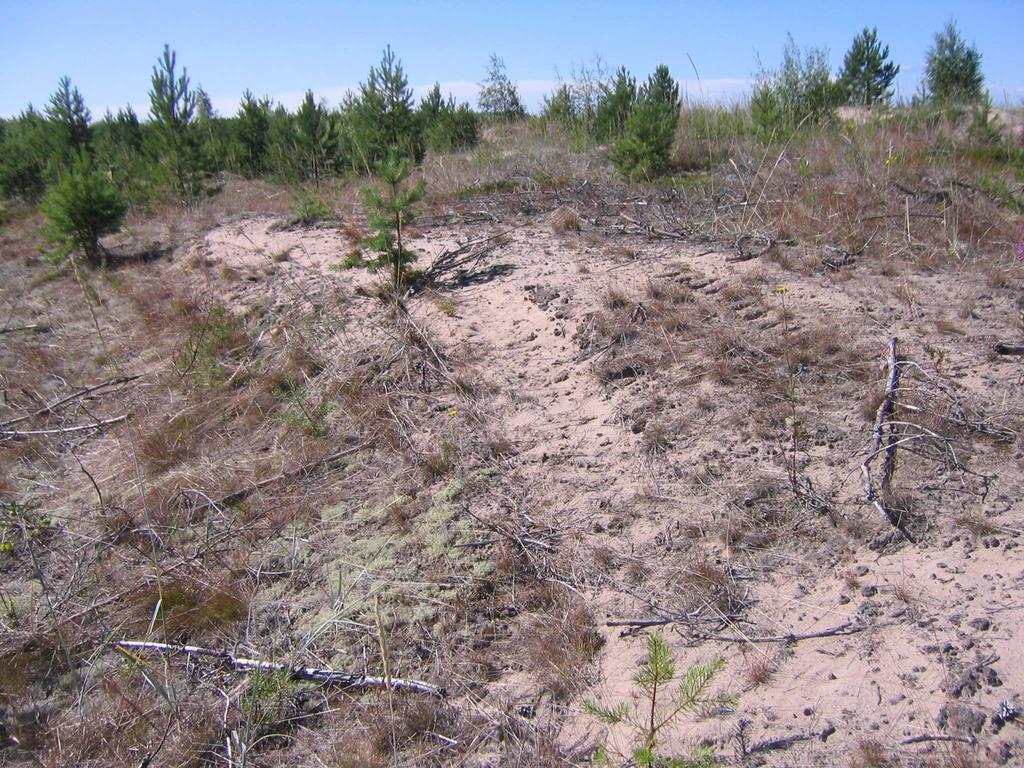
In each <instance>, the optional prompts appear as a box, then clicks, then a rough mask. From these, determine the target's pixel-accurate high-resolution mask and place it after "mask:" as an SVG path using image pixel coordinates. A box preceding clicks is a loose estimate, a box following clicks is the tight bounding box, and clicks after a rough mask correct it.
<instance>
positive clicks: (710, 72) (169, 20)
mask: <svg viewBox="0 0 1024 768" xmlns="http://www.w3.org/2000/svg"><path fill="white" fill-rule="evenodd" d="M954 17H955V18H956V20H957V23H958V26H959V28H960V30H961V32H962V33H963V35H964V37H965V38H966V39H967V40H968V41H970V42H973V43H974V44H976V45H977V47H978V49H979V50H980V51H981V52H982V55H983V60H982V64H983V69H984V72H985V76H986V86H987V87H988V88H989V89H990V91H991V93H992V96H993V99H994V100H995V101H996V102H997V103H999V104H1002V103H1004V102H1006V101H1010V102H1012V103H1019V102H1020V101H1021V100H1022V99H1024V64H1022V59H1021V57H1020V51H1021V36H1022V33H1024V2H1022V1H1021V0H974V2H943V1H942V0H932V1H931V2H920V1H918V0H914V1H912V2H898V1H897V0H890V1H889V2H873V1H870V0H863V1H862V2H857V3H850V2H842V3H840V2H809V1H805V2H796V1H795V0H792V1H790V2H768V1H767V0H765V1H763V2H747V1H745V0H744V1H738V2H674V3H673V2H650V1H648V2H625V1H624V0H619V1H618V2H605V1H604V0H591V2H559V0H547V2H542V1H541V2H538V1H535V0H519V2H515V1H514V0H508V1H507V2H500V3H499V2H487V1H485V0H479V1H478V2H471V1H470V0H467V1H465V2H454V1H452V0H449V1H448V2H411V1H406V2H399V1H397V0H392V1H388V0H376V1H374V0H363V2H341V1H340V0H336V1H335V2H328V1H327V0H319V1H313V0H309V1H308V2H304V1H303V0H293V1H292V2H281V1H280V0H278V1H277V2H269V1H267V0H249V2H236V1H234V0H173V1H171V2H167V1H165V2H159V3H157V2H148V1H147V0H136V1H135V2H127V1H125V0H92V1H91V2H84V1H82V0H78V1H77V2H75V1H73V0H63V1H59V0H34V1H25V2H23V1H22V0H16V1H15V2H11V3H9V4H8V7H7V8H5V11H4V22H3V25H2V26H0V83H2V88H0V115H3V116H10V115H13V114H16V113H17V112H19V111H20V110H21V109H23V108H24V107H25V106H26V105H27V104H28V103H29V102H32V103H33V104H35V105H37V106H42V105H43V104H45V102H46V100H47V98H48V96H49V94H50V93H52V92H53V90H54V89H55V87H56V84H57V81H58V79H59V78H60V77H61V76H62V75H65V74H67V75H69V76H70V77H71V79H72V81H73V83H74V84H75V85H77V86H78V88H79V89H80V90H81V91H82V94H83V95H84V96H85V99H86V102H87V103H88V105H89V106H90V108H91V109H92V111H93V114H94V116H95V117H99V116H100V115H102V113H103V111H104V110H105V109H106V108H108V107H109V108H113V109H116V108H117V107H118V106H120V105H124V104H126V103H131V104H133V105H135V107H136V109H137V110H138V111H139V113H140V115H143V114H145V112H146V110H147V104H148V99H147V91H148V89H149V76H150V72H151V69H152V67H153V64H154V63H155V62H156V60H157V58H158V57H159V55H160V52H161V50H162V49H163V45H164V43H165V42H166V43H169V44H170V45H171V47H172V48H174V49H175V50H176V51H177V52H178V60H179V63H181V64H184V65H185V66H186V67H187V68H188V71H189V74H190V76H191V78H192V82H193V85H198V84H202V86H203V87H204V88H205V89H206V91H207V92H208V93H209V94H210V96H211V97H212V98H213V101H214V106H215V107H216V108H217V109H219V110H220V111H221V112H222V113H232V112H233V111H234V110H235V107H236V105H237V103H238V98H239V96H240V95H241V94H242V92H243V91H244V90H245V89H246V88H250V89H252V90H253V91H254V92H255V93H257V94H258V95H263V94H267V95H269V96H271V97H273V98H275V99H276V100H277V101H279V102H282V103H285V104H286V105H288V106H294V105H295V104H296V103H297V102H298V100H299V99H300V98H301V94H302V93H303V91H304V90H305V89H307V88H312V89H313V90H314V91H315V92H316V93H317V94H318V95H319V96H321V97H323V98H325V99H326V100H327V101H328V102H329V103H331V104H336V103H337V102H338V101H339V99H340V98H341V96H342V94H343V93H344V92H345V90H346V89H347V88H350V87H353V86H355V85H356V84H357V83H359V82H360V81H362V80H364V79H365V78H366V74H367V72H368V70H369V68H370V66H371V65H373V64H375V63H376V62H377V61H378V60H379V59H380V54H381V51H382V49H383V48H384V46H385V45H387V44H389V43H390V44H391V45H392V46H393V47H394V49H395V50H396V52H397V53H398V55H399V57H400V58H401V59H402V62H403V64H404V67H405V70H406V74H407V75H408V77H409V81H410V83H411V84H413V85H414V86H418V87H419V86H428V85H429V84H430V83H433V82H434V81H435V80H436V81H440V82H441V83H442V85H443V87H445V89H446V90H449V91H451V92H453V93H454V94H455V95H456V96H457V97H459V98H460V99H465V100H470V101H472V102H474V103H475V94H476V90H477V88H476V83H478V82H479V81H480V80H482V79H483V77H484V75H485V68H486V64H487V60H488V57H489V55H490V54H491V53H492V52H496V53H498V54H499V55H500V56H502V57H503V58H504V60H505V63H506V65H507V67H508V73H509V75H510V76H511V77H512V78H513V79H514V80H516V81H517V82H518V83H519V85H520V90H521V92H522V94H523V96H524V99H525V100H526V102H527V104H528V106H529V107H531V108H536V107H537V106H539V104H540V103H541V98H542V96H543V94H544V93H546V92H548V91H550V89H551V87H552V85H553V83H554V81H555V80H556V78H557V76H558V75H559V74H561V75H562V76H568V75H569V74H570V72H571V71H572V69H573V66H574V65H579V64H580V63H587V62H591V61H592V60H593V57H594V55H595V54H599V55H600V56H601V57H602V59H603V60H604V62H605V63H606V65H607V66H608V67H609V69H614V68H615V67H617V66H619V65H622V64H624V65H626V66H627V67H629V69H630V70H631V71H632V72H633V73H634V74H635V75H637V76H638V77H641V78H642V77H645V76H646V75H647V73H649V72H650V71H651V70H652V69H653V68H654V67H655V66H656V65H657V64H659V63H662V62H663V63H666V64H668V65H669V67H670V68H671V70H672V72H673V74H674V75H675V76H676V77H677V78H678V79H680V80H686V81H687V82H686V83H685V87H686V90H687V91H688V93H689V94H690V96H691V97H695V98H700V97H704V98H708V99H725V100H729V99H736V98H742V96H743V94H744V93H746V92H747V89H748V82H749V80H750V78H751V76H752V74H753V72H754V71H755V70H756V61H757V59H756V57H757V55H758V54H759V55H760V57H761V59H762V61H763V62H764V63H765V64H766V65H769V66H774V65H775V64H776V63H777V62H778V61H779V58H780V55H781V51H782V48H783V46H784V44H785V41H786V34H787V33H792V35H793V37H794V38H795V40H796V42H797V43H798V44H799V45H800V46H802V47H809V46H822V47H827V48H828V50H829V53H830V58H831V61H832V64H833V68H834V69H835V68H838V67H839V66H840V64H841V62H842V56H843V53H844V51H845V50H846V48H847V47H848V46H849V43H850V40H851V39H852V38H853V35H854V34H855V33H856V32H857V31H859V30H860V29H861V28H863V27H864V26H877V27H878V31H879V37H880V38H881V40H882V41H883V42H884V43H886V44H888V45H889V46H890V49H891V54H892V57H893V59H894V60H895V61H896V62H897V63H899V64H900V65H901V67H902V71H901V74H900V78H899V86H900V90H901V92H902V93H903V94H905V95H908V96H909V95H911V94H912V93H913V92H914V91H915V90H916V88H917V85H918V83H919V82H920V79H921V73H922V70H923V62H924V56H925V51H926V50H927V49H928V47H929V45H930V44H931V42H932V38H933V35H934V33H935V32H936V31H937V30H939V29H940V28H941V27H942V26H943V25H944V24H945V22H946V21H947V20H949V19H950V18H954ZM691 58H692V60H693V62H694V64H695V65H696V67H697V70H698V72H699V73H700V78H701V83H700V84H698V83H697V82H696V77H695V75H694V72H693V67H692V66H691V64H690V59H691Z"/></svg>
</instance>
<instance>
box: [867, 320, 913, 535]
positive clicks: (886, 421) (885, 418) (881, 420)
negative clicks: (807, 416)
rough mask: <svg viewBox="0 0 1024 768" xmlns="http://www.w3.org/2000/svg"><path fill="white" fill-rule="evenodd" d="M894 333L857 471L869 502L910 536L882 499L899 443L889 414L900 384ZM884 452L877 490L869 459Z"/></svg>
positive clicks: (898, 528)
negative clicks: (882, 387) (865, 454)
mask: <svg viewBox="0 0 1024 768" xmlns="http://www.w3.org/2000/svg"><path fill="white" fill-rule="evenodd" d="M896 345H897V340H896V337H895V336H893V337H892V338H891V339H889V360H888V367H889V373H888V376H887V377H886V384H885V395H884V397H883V398H882V403H881V405H879V406H878V414H877V416H876V418H875V428H874V431H873V432H872V438H871V451H870V453H868V457H867V458H866V459H864V463H863V464H861V473H862V474H863V475H864V493H865V496H866V498H867V500H868V503H869V504H872V505H874V507H875V509H877V510H878V511H879V512H881V513H882V514H883V515H884V516H885V519H886V520H888V521H889V522H890V523H891V524H892V526H893V527H894V528H896V529H897V530H898V531H900V533H902V534H903V535H904V536H906V537H907V539H910V540H911V541H912V540H913V539H911V538H910V536H909V534H907V531H906V529H905V528H906V526H905V525H904V523H903V520H902V518H901V516H900V515H898V514H896V513H895V512H893V511H892V510H890V509H889V508H888V507H887V506H886V505H885V502H884V499H886V498H888V497H889V495H890V486H891V484H892V475H893V472H894V471H895V470H896V447H897V445H898V443H899V433H898V432H897V431H896V429H895V427H894V426H893V424H892V423H891V422H892V416H893V414H894V413H895V411H896V392H897V391H898V389H899V386H900V361H899V358H898V356H897V354H896ZM887 429H888V438H887V439H886V440H885V447H884V448H883V447H882V442H883V436H884V435H885V432H886V430H887ZM880 453H884V458H883V459H882V478H881V483H880V489H881V493H879V491H878V490H877V489H876V488H875V483H874V479H873V478H872V476H871V463H872V462H873V461H874V460H875V457H876V456H878V454H880Z"/></svg>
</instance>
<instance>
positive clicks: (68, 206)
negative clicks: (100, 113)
mask: <svg viewBox="0 0 1024 768" xmlns="http://www.w3.org/2000/svg"><path fill="white" fill-rule="evenodd" d="M40 207H41V208H42V210H43V213H45V214H46V218H47V220H48V226H47V231H46V234H47V236H48V238H49V239H50V240H51V241H52V242H54V243H56V244H57V245H58V246H59V247H60V249H61V253H62V254H63V255H67V254H69V253H71V252H73V251H74V249H75V248H78V249H81V251H82V252H83V253H84V254H85V257H86V259H88V261H89V262H90V264H92V265H94V266H95V265H98V264H100V263H101V261H102V258H101V256H102V249H101V247H100V237H102V236H103V235H107V234H110V233H112V232H116V231H117V230H118V229H120V228H121V222H122V220H123V219H124V213H125V204H124V201H123V200H122V199H121V196H120V195H119V194H118V191H117V188H116V187H115V186H114V185H113V184H112V183H111V181H110V180H109V179H108V178H107V177H106V175H105V174H103V173H101V172H100V171H98V170H96V168H95V167H94V165H93V161H92V158H91V157H90V156H89V154H88V153H87V152H86V151H85V150H84V149H80V150H78V151H77V152H76V153H75V156H74V158H73V160H72V164H71V167H70V169H69V170H68V171H67V173H65V174H64V175H63V176H62V177H61V178H60V180H59V181H58V182H57V183H56V184H55V185H54V186H53V187H52V188H51V189H50V191H49V192H47V194H46V196H45V197H44V198H43V201H42V203H41V205H40Z"/></svg>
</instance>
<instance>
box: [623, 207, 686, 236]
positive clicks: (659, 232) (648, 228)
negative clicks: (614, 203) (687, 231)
mask: <svg viewBox="0 0 1024 768" xmlns="http://www.w3.org/2000/svg"><path fill="white" fill-rule="evenodd" d="M619 216H621V217H622V218H623V219H624V220H625V221H627V222H629V223H630V224H632V225H634V226H636V227H639V228H640V229H641V230H642V231H643V233H644V234H646V235H647V236H648V237H667V238H670V239H672V240H685V239H686V235H683V234H680V233H679V232H669V231H668V230H667V229H659V228H657V227H655V226H652V225H651V224H645V223H643V222H642V221H637V220H636V219H634V218H632V217H630V216H627V215H626V214H624V213H620V214H619Z"/></svg>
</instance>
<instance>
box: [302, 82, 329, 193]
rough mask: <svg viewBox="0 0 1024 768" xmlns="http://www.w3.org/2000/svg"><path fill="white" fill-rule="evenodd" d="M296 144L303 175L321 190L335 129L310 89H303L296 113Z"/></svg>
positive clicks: (324, 109) (324, 108) (326, 112)
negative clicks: (304, 93)
mask: <svg viewBox="0 0 1024 768" xmlns="http://www.w3.org/2000/svg"><path fill="white" fill-rule="evenodd" d="M295 147H296V149H297V151H298V155H299V162H300V164H301V167H302V171H303V177H304V178H308V179H313V183H314V184H315V185H316V188H317V189H320V180H321V179H322V178H323V176H324V174H325V173H326V172H327V170H328V168H329V167H330V165H331V164H332V163H333V161H334V155H335V148H336V145H335V132H334V124H333V121H332V120H331V115H330V113H329V112H328V111H327V108H326V107H325V106H324V105H323V104H320V103H318V102H317V101H316V100H315V99H314V98H313V92H312V91H306V97H305V98H304V99H303V100H302V104H301V106H299V109H298V111H297V112H296V113H295Z"/></svg>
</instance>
